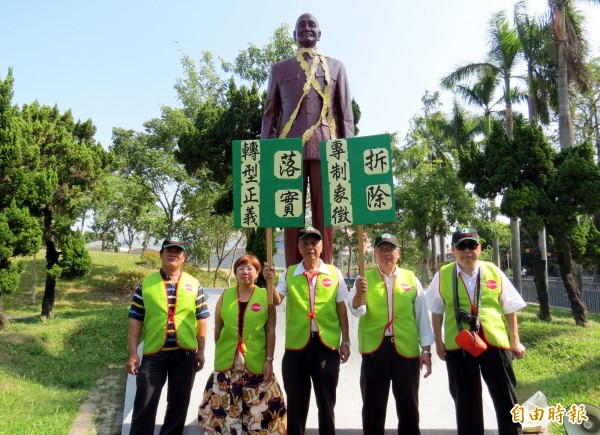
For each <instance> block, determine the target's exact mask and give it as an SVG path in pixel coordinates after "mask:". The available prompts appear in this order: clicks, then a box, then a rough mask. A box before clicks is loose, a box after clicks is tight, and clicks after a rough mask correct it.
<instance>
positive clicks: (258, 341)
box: [215, 287, 269, 374]
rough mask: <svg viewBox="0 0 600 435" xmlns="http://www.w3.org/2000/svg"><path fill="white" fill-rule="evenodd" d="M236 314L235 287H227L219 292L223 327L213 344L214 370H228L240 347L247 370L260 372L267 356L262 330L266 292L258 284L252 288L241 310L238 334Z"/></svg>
mask: <svg viewBox="0 0 600 435" xmlns="http://www.w3.org/2000/svg"><path fill="white" fill-rule="evenodd" d="M239 315H240V306H239V301H238V292H237V288H236V287H231V288H228V289H227V290H225V292H224V293H223V303H222V305H221V319H223V328H222V329H221V335H220V336H219V341H217V345H216V347H215V370H217V371H220V372H223V371H226V370H229V369H231V368H232V367H233V366H234V365H235V353H236V350H237V349H238V346H240V349H241V350H242V352H243V355H244V360H245V362H246V368H247V369H248V371H250V372H252V373H255V374H261V373H262V372H263V366H264V365H265V360H266V358H267V334H266V331H265V325H266V324H267V320H268V319H269V303H268V301H267V291H266V290H265V289H264V288H260V287H256V288H255V289H254V290H253V291H252V295H251V296H250V299H248V305H247V307H246V311H245V313H244V319H243V328H242V333H241V334H239V329H238V320H239ZM240 336H241V337H240ZM242 344H243V345H242Z"/></svg>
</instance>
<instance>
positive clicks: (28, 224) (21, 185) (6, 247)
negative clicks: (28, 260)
mask: <svg viewBox="0 0 600 435" xmlns="http://www.w3.org/2000/svg"><path fill="white" fill-rule="evenodd" d="M12 97H13V74H12V70H11V69H9V70H8V74H7V76H6V79H4V80H1V79H0V297H1V296H2V295H3V294H7V293H11V292H13V291H15V290H16V289H17V288H18V286H19V278H20V271H19V268H18V267H17V266H16V265H15V264H13V263H12V258H14V257H15V256H18V255H28V254H32V253H35V252H37V251H38V250H39V248H40V246H41V244H42V231H41V228H40V224H39V221H38V220H37V219H36V218H35V217H34V216H32V215H31V213H30V211H29V208H28V207H27V204H26V201H25V199H26V198H27V197H28V192H30V190H31V186H32V184H33V183H34V180H33V179H32V178H33V177H32V174H31V168H32V167H35V164H36V161H37V160H38V159H37V155H36V154H35V152H34V150H33V148H32V147H31V146H30V144H28V143H27V142H25V141H24V140H23V135H22V126H23V124H22V122H21V119H20V117H19V111H18V109H17V108H16V107H14V106H12ZM6 322H7V320H6V318H5V316H4V312H3V310H2V303H1V302H0V329H1V328H3V327H4V325H5V324H6Z"/></svg>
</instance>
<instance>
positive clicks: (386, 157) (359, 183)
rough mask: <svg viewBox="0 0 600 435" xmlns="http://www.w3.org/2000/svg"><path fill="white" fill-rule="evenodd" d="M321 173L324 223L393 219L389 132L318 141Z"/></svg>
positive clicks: (365, 222) (392, 183)
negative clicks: (319, 144)
mask: <svg viewBox="0 0 600 435" xmlns="http://www.w3.org/2000/svg"><path fill="white" fill-rule="evenodd" d="M321 175H322V177H323V206H324V212H325V225H327V226H342V225H359V224H371V223H380V222H394V221H395V220H396V205H395V199H394V178H393V175H392V150H391V138H390V135H388V134H383V135H377V136H365V137H355V138H350V139H335V140H329V141H326V142H321Z"/></svg>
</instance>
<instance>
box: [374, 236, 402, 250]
mask: <svg viewBox="0 0 600 435" xmlns="http://www.w3.org/2000/svg"><path fill="white" fill-rule="evenodd" d="M382 243H390V244H392V245H394V246H395V247H396V248H399V247H400V246H399V245H398V238H397V237H396V236H394V235H393V234H390V233H383V234H381V235H379V236H377V237H376V238H375V247H378V246H379V245H381V244H382Z"/></svg>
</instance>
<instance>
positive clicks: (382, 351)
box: [348, 233, 434, 435]
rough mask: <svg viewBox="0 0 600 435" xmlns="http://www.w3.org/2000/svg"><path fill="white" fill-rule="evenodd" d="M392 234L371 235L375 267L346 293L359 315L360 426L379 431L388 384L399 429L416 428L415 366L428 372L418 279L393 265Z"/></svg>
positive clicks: (427, 330) (396, 254) (396, 252)
mask: <svg viewBox="0 0 600 435" xmlns="http://www.w3.org/2000/svg"><path fill="white" fill-rule="evenodd" d="M399 258H400V248H399V246H398V239H397V238H396V236H394V235H392V234H389V233H384V234H381V235H380V236H378V237H377V238H376V239H375V261H376V263H377V267H376V268H373V269H371V270H368V271H366V272H365V277H362V276H359V277H358V278H357V279H356V281H355V283H354V287H353V289H352V292H351V294H350V299H349V301H348V304H349V306H350V312H351V313H352V314H353V315H354V316H356V317H359V318H360V320H359V324H358V338H359V351H360V353H361V354H362V364H361V371H360V390H361V394H362V399H363V408H362V421H363V431H364V433H365V434H368V435H374V434H376V435H383V434H384V432H385V415H386V408H387V401H388V396H389V391H390V383H391V384H392V392H393V394H394V398H395V400H396V415H397V416H398V433H400V434H409V435H413V434H417V435H418V434H420V430H419V372H420V371H421V369H422V368H423V366H425V367H426V372H425V377H428V376H429V375H430V374H431V350H430V349H431V343H433V339H434V337H433V331H432V329H431V323H430V320H429V313H428V312H427V305H426V302H425V295H424V292H423V288H422V286H421V283H420V282H419V280H418V279H417V277H416V276H415V274H414V273H413V272H410V271H408V270H405V269H401V268H399V267H397V266H396V263H397V262H398V259H399Z"/></svg>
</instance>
